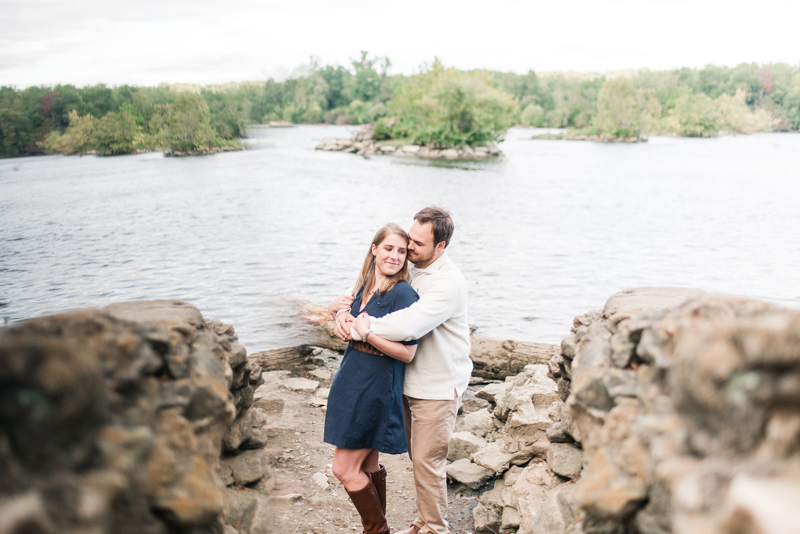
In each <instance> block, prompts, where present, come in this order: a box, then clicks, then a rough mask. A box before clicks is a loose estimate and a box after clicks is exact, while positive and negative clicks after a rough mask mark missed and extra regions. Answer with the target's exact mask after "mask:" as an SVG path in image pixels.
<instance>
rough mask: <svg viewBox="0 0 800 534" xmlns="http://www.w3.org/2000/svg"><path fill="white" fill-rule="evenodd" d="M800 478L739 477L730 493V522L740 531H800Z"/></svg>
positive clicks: (783, 532) (728, 521) (779, 533)
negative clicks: (799, 504)
mask: <svg viewBox="0 0 800 534" xmlns="http://www.w3.org/2000/svg"><path fill="white" fill-rule="evenodd" d="M797 503H800V479H798V477H797V476H795V477H781V476H777V477H764V476H761V477H753V476H748V475H738V476H736V477H735V478H734V479H733V480H732V481H731V484H730V491H729V493H728V502H727V506H726V508H727V510H729V512H728V514H729V515H728V517H727V521H724V523H727V524H729V525H737V527H738V529H739V530H738V532H765V533H775V534H790V533H795V532H800V514H798V511H797Z"/></svg>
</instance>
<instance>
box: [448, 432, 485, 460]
mask: <svg viewBox="0 0 800 534" xmlns="http://www.w3.org/2000/svg"><path fill="white" fill-rule="evenodd" d="M485 445H486V440H485V439H483V438H482V437H480V436H476V435H475V434H473V433H472V432H455V433H454V434H453V435H452V436H451V437H450V444H449V446H448V450H447V461H448V462H455V461H457V460H461V459H464V458H469V457H470V455H471V454H472V453H474V452H476V451H477V450H478V449H480V448H481V447H483V446H485Z"/></svg>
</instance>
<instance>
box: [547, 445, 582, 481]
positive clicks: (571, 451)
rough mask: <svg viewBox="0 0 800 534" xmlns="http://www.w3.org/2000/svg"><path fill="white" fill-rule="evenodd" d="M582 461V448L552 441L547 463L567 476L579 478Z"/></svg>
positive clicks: (557, 471)
mask: <svg viewBox="0 0 800 534" xmlns="http://www.w3.org/2000/svg"><path fill="white" fill-rule="evenodd" d="M581 461H582V460H581V450H580V449H578V448H577V447H575V446H573V445H570V444H567V443H552V444H551V445H550V448H549V449H548V451H547V465H548V466H549V467H550V469H552V470H553V472H554V473H555V474H557V475H560V476H562V477H565V478H577V477H578V476H579V475H580V474H581Z"/></svg>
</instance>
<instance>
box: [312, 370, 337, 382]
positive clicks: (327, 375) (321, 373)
mask: <svg viewBox="0 0 800 534" xmlns="http://www.w3.org/2000/svg"><path fill="white" fill-rule="evenodd" d="M308 374H310V375H311V376H315V377H317V378H319V379H320V380H330V379H331V372H330V371H328V370H327V369H314V370H313V371H309V373H308Z"/></svg>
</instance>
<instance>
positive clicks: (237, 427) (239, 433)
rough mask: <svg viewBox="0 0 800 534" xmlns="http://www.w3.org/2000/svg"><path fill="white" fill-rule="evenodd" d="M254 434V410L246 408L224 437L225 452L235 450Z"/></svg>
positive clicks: (223, 446)
mask: <svg viewBox="0 0 800 534" xmlns="http://www.w3.org/2000/svg"><path fill="white" fill-rule="evenodd" d="M252 436H253V411H252V410H246V411H245V412H244V413H242V414H241V415H239V417H237V418H236V420H235V421H234V422H233V424H232V425H231V427H230V429H228V432H227V434H225V437H223V438H222V449H223V451H225V452H231V451H235V450H236V449H238V448H239V447H241V446H242V443H244V442H245V441H247V440H249V439H250V438H251V437H252Z"/></svg>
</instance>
